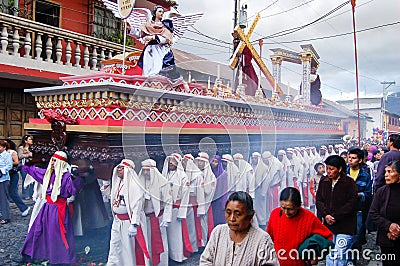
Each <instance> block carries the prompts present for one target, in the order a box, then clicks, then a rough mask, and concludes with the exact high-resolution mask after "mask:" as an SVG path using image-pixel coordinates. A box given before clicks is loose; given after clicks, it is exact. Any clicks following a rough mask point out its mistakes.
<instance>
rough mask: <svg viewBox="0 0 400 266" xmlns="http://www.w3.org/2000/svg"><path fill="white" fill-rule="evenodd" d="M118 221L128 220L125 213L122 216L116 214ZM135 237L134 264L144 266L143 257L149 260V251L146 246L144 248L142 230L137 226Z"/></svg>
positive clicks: (144, 242) (144, 241)
mask: <svg viewBox="0 0 400 266" xmlns="http://www.w3.org/2000/svg"><path fill="white" fill-rule="evenodd" d="M116 215H117V217H118V219H120V220H122V221H125V220H129V215H128V214H127V213H124V214H118V213H116ZM136 230H137V232H136V236H135V242H136V245H135V255H136V264H137V265H144V264H145V261H144V256H146V258H148V259H149V258H150V254H149V251H148V250H147V246H146V240H145V238H144V235H143V230H142V227H140V226H137V227H136Z"/></svg>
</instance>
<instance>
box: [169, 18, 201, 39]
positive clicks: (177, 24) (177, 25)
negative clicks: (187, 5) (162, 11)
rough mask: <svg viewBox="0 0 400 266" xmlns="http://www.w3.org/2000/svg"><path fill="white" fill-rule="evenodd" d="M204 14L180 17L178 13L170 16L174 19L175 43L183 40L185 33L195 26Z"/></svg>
mask: <svg viewBox="0 0 400 266" xmlns="http://www.w3.org/2000/svg"><path fill="white" fill-rule="evenodd" d="M202 16H203V13H196V14H189V15H180V14H177V13H172V14H170V19H172V23H173V25H174V36H173V40H172V42H173V43H176V42H177V41H179V40H180V38H182V36H183V34H184V33H185V31H186V30H187V29H188V28H189V27H191V26H193V24H194V23H196V22H197V21H198V20H199V19H200V18H201V17H202Z"/></svg>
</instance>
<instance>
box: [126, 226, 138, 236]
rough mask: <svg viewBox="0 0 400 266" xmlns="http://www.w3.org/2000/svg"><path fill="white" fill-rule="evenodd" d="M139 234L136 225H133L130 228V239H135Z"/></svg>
mask: <svg viewBox="0 0 400 266" xmlns="http://www.w3.org/2000/svg"><path fill="white" fill-rule="evenodd" d="M136 233H137V229H136V225H134V224H131V225H130V226H129V228H128V234H129V237H134V236H135V235H136Z"/></svg>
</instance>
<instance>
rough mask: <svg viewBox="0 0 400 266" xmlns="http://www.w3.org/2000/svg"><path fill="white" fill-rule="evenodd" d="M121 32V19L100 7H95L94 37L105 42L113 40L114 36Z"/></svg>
mask: <svg viewBox="0 0 400 266" xmlns="http://www.w3.org/2000/svg"><path fill="white" fill-rule="evenodd" d="M120 31H121V22H120V19H118V18H116V17H115V16H114V14H113V13H112V12H111V11H109V10H107V9H105V8H102V7H100V6H95V7H94V25H93V36H94V37H97V38H101V39H105V40H111V38H112V36H113V35H115V34H118V33H119V32H120Z"/></svg>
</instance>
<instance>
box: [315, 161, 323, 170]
mask: <svg viewBox="0 0 400 266" xmlns="http://www.w3.org/2000/svg"><path fill="white" fill-rule="evenodd" d="M320 165H324V164H323V163H316V164H315V165H314V170H315V171H318V167H319V166H320Z"/></svg>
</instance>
